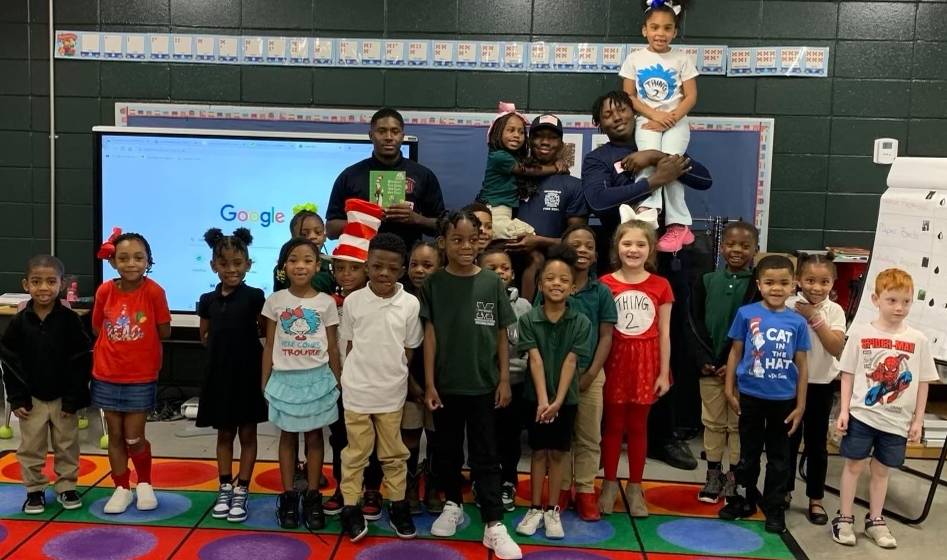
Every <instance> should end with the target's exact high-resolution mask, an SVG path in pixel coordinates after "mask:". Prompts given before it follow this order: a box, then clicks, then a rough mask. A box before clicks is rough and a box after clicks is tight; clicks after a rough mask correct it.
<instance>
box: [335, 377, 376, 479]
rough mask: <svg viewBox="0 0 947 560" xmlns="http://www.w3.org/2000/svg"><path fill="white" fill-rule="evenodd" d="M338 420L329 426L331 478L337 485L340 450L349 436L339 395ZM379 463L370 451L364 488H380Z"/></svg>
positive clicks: (339, 476)
mask: <svg viewBox="0 0 947 560" xmlns="http://www.w3.org/2000/svg"><path fill="white" fill-rule="evenodd" d="M338 406H339V419H338V420H336V421H335V422H333V423H332V424H330V425H329V446H331V447H332V478H334V479H335V483H336V484H337V485H338V484H340V483H341V482H342V450H343V449H345V447H346V446H347V445H348V444H349V434H348V432H346V431H345V411H344V410H343V409H342V395H339V402H338ZM382 476H383V475H382V471H381V462H380V461H379V460H378V453H377V452H376V451H374V450H373V451H372V454H371V456H369V458H368V466H367V467H366V468H365V483H364V484H365V488H366V489H367V490H378V489H379V488H381V479H382Z"/></svg>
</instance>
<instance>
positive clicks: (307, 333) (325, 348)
mask: <svg viewBox="0 0 947 560" xmlns="http://www.w3.org/2000/svg"><path fill="white" fill-rule="evenodd" d="M263 316H264V317H266V318H267V319H270V320H272V321H274V322H276V336H275V337H274V339H273V369H276V370H282V371H294V370H305V369H312V368H317V367H319V366H322V365H325V364H327V363H329V340H328V337H327V336H326V327H331V326H333V325H338V324H339V311H338V309H336V306H335V300H333V299H332V298H331V297H330V296H328V295H326V294H324V293H322V292H320V293H318V294H316V296H315V297H310V298H300V297H296V296H294V295H293V294H291V293H290V292H289V290H280V291H278V292H274V293H273V294H271V295H270V297H268V298H266V303H265V304H263Z"/></svg>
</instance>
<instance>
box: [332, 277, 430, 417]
mask: <svg viewBox="0 0 947 560" xmlns="http://www.w3.org/2000/svg"><path fill="white" fill-rule="evenodd" d="M395 286H396V289H395V293H394V294H393V295H392V296H391V297H387V298H382V297H378V296H377V295H376V294H375V292H373V291H372V290H371V288H370V287H368V286H366V287H364V288H362V289H360V290H356V291H354V292H352V293H351V294H349V295H348V297H346V298H345V303H344V304H343V306H342V308H343V311H342V322H341V323H340V325H339V332H340V333H341V335H342V336H343V337H344V338H345V339H346V340H351V341H352V351H351V352H350V353H349V355H348V357H347V358H346V360H345V367H344V368H343V369H342V403H343V405H344V407H345V410H351V411H353V412H361V413H363V414H380V413H384V412H394V411H396V410H401V409H402V408H403V407H404V401H405V397H406V396H407V393H408V359H407V356H406V354H405V348H417V347H418V346H420V345H421V341H422V338H423V336H424V332H423V331H422V329H421V319H420V317H419V316H418V314H419V313H420V308H421V304H420V303H419V302H418V298H416V297H414V296H413V295H411V294H409V293H407V292H405V291H404V288H402V287H401V284H395Z"/></svg>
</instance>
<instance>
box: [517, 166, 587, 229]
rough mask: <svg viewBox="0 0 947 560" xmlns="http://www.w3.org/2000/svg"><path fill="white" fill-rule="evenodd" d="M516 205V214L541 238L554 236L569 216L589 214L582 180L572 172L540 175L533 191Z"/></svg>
mask: <svg viewBox="0 0 947 560" xmlns="http://www.w3.org/2000/svg"><path fill="white" fill-rule="evenodd" d="M519 204H520V205H519V209H518V210H517V212H516V217H517V218H519V219H520V220H523V221H524V222H526V223H527V224H529V225H531V226H533V228H534V229H535V230H536V235H539V236H541V237H552V238H556V239H558V238H559V237H561V236H562V232H563V231H565V229H566V227H568V225H569V218H580V217H585V216H588V215H589V208H588V206H587V205H586V204H585V197H584V196H583V194H582V181H581V180H579V179H577V178H575V177H573V176H572V175H549V176H547V177H544V178H543V179H542V180H541V181H540V182H539V185H537V190H536V193H535V194H534V195H533V196H531V197H529V198H528V199H527V200H521V201H520V203H519Z"/></svg>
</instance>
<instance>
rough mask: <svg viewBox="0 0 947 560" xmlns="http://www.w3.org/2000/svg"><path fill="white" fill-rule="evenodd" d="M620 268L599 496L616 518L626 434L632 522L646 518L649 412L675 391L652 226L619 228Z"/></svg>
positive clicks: (612, 282)
mask: <svg viewBox="0 0 947 560" xmlns="http://www.w3.org/2000/svg"><path fill="white" fill-rule="evenodd" d="M612 246H613V260H614V261H615V264H616V265H620V268H619V269H618V270H617V271H615V272H613V273H612V274H608V275H606V276H605V277H603V278H602V284H605V286H606V287H608V289H609V290H610V291H611V293H612V298H613V301H614V302H615V303H614V304H615V311H616V313H617V315H618V322H617V323H615V331H614V333H613V334H612V348H611V351H610V352H609V353H608V360H607V361H606V362H605V389H604V393H605V399H604V400H605V430H604V433H603V436H602V464H603V466H604V469H605V479H604V481H603V483H602V494H601V495H600V496H599V509H600V510H601V511H602V513H612V511H613V509H614V506H615V498H616V497H617V495H618V491H619V487H618V477H617V475H618V455H619V453H620V452H621V442H622V436H624V435H625V434H626V433H627V434H628V487H627V490H628V493H627V496H628V503H629V506H630V507H629V509H630V512H631V515H632V517H647V516H648V507H647V505H646V504H645V500H644V493H643V492H642V491H641V479H642V477H643V476H644V462H645V454H646V452H647V449H648V412H649V411H650V410H651V405H652V404H654V403H655V401H657V399H658V398H660V397H662V396H664V394H665V393H667V392H668V389H669V388H670V387H671V370H670V361H671V335H670V330H669V329H670V323H671V304H672V303H674V293H673V292H672V291H671V285H670V284H669V283H668V281H667V280H665V279H664V278H662V277H660V276H658V275H657V274H654V273H652V272H651V271H653V270H656V266H655V259H656V253H655V236H654V229H653V228H652V227H651V226H650V225H648V224H647V223H645V222H642V221H640V220H631V221H629V222H625V223H623V224H621V225H619V226H618V228H617V229H616V230H615V237H614V241H613V243H612Z"/></svg>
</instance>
